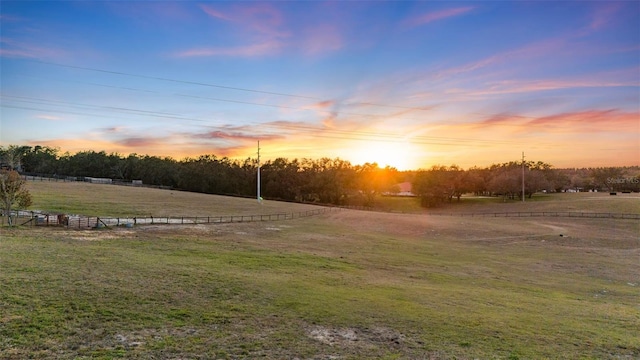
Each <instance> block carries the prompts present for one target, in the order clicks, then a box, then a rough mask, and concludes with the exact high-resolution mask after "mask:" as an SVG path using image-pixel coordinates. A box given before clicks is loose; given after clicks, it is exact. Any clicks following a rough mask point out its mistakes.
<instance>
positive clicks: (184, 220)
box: [0, 207, 342, 229]
mask: <svg viewBox="0 0 640 360" xmlns="http://www.w3.org/2000/svg"><path fill="white" fill-rule="evenodd" d="M340 210H342V209H340V208H332V207H327V208H321V209H313V210H306V211H298V212H290V213H276V214H259V215H219V216H162V217H158V216H148V217H144V216H136V217H101V216H100V217H98V216H78V215H63V214H39V213H35V212H30V211H19V212H13V215H12V216H13V217H14V224H16V225H33V226H65V227H68V228H74V229H85V228H100V227H110V226H125V227H131V226H134V225H162V224H164V225H194V224H223V223H239V222H260V221H279V220H291V219H299V218H305V217H310V216H315V215H321V214H325V213H329V212H335V211H340ZM0 219H1V220H0V225H4V224H6V223H7V220H6V216H2V217H0Z"/></svg>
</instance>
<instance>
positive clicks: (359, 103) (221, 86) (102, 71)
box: [29, 60, 430, 111]
mask: <svg viewBox="0 0 640 360" xmlns="http://www.w3.org/2000/svg"><path fill="white" fill-rule="evenodd" d="M29 61H33V62H37V63H40V64H46V65H53V66H59V67H66V68H70V69H78V70H85V71H94V72H101V73H105V74H113V75H120V76H130V77H137V78H142V79H151V80H159V81H167V82H174V83H181V84H189V85H198V86H206V87H213V88H218V89H226V90H235V91H244V92H252V93H258V94H267V95H276V96H285V97H293V98H299V99H308V100H317V101H326V99H325V98H319V97H315V96H308V95H300V94H288V93H282V92H275V91H264V90H256V89H248V88H241V87H235V86H227V85H219V84H212V83H204V82H198V81H189V80H178V79H171V78H165V77H159V76H149V75H140V74H132V73H126V72H122V71H113V70H104V69H98V68H91V67H85V66H76V65H67V64H59V63H54V62H48V61H42V60H29ZM345 105H368V106H377V107H386V108H395V109H405V110H420V111H428V110H430V109H429V108H428V107H413V106H399V105H388V104H380V103H373V102H351V103H347V104H345Z"/></svg>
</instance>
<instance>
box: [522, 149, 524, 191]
mask: <svg viewBox="0 0 640 360" xmlns="http://www.w3.org/2000/svg"><path fill="white" fill-rule="evenodd" d="M522 202H524V151H523V152H522Z"/></svg>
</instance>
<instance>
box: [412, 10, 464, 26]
mask: <svg viewBox="0 0 640 360" xmlns="http://www.w3.org/2000/svg"><path fill="white" fill-rule="evenodd" d="M473 9H474V7H472V6H466V7H458V8H451V9H445V10H440V11H434V12H428V13H426V14H422V15H418V16H415V17H412V18H409V19H407V20H406V21H405V24H406V25H408V26H411V27H413V26H420V25H425V24H429V23H431V22H434V21H438V20H442V19H446V18H450V17H455V16H460V15H463V14H466V13H468V12H469V11H471V10H473Z"/></svg>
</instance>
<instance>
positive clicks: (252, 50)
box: [176, 40, 284, 58]
mask: <svg viewBox="0 0 640 360" xmlns="http://www.w3.org/2000/svg"><path fill="white" fill-rule="evenodd" d="M283 46H284V44H282V43H281V42H280V41H277V40H271V41H267V42H264V43H257V44H253V45H244V46H235V47H227V48H217V47H202V48H195V49H190V50H185V51H181V52H179V53H177V54H176V56H177V57H185V58H186V57H209V56H231V57H234V56H239V57H253V56H264V55H272V54H275V53H278V52H279V51H280V49H281V48H282V47H283Z"/></svg>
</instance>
